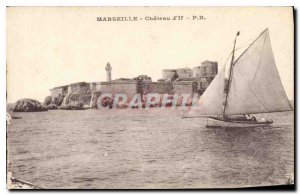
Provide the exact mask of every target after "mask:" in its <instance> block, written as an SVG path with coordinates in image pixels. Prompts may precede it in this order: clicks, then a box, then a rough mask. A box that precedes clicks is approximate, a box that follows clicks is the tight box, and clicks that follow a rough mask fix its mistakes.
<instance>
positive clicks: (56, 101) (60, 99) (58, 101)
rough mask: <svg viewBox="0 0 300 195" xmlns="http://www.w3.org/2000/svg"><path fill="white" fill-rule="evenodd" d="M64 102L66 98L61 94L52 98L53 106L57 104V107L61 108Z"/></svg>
mask: <svg viewBox="0 0 300 195" xmlns="http://www.w3.org/2000/svg"><path fill="white" fill-rule="evenodd" d="M63 100H64V96H62V95H60V94H59V95H58V96H57V97H53V98H52V101H51V104H55V105H56V106H61V104H62V102H63Z"/></svg>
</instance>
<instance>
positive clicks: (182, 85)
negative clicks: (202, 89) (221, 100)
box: [173, 81, 197, 96]
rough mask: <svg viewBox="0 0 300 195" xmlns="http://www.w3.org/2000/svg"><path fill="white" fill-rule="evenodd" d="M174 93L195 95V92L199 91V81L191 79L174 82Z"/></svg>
mask: <svg viewBox="0 0 300 195" xmlns="http://www.w3.org/2000/svg"><path fill="white" fill-rule="evenodd" d="M173 87H174V93H176V94H178V95H179V96H180V95H181V94H191V96H193V94H194V93H197V82H193V81H189V82H174V83H173Z"/></svg>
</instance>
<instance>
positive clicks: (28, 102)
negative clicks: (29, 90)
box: [13, 98, 48, 112]
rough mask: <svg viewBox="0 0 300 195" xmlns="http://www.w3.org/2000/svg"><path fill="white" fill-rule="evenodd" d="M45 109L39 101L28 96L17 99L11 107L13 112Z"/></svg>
mask: <svg viewBox="0 0 300 195" xmlns="http://www.w3.org/2000/svg"><path fill="white" fill-rule="evenodd" d="M47 110H48V109H47V108H46V107H45V106H43V105H42V104H41V103H40V102H39V101H37V100H34V99H29V98H24V99H20V100H18V101H17V102H16V103H15V106H14V109H13V111H14V112H41V111H47Z"/></svg>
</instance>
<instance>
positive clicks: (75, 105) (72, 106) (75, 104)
mask: <svg viewBox="0 0 300 195" xmlns="http://www.w3.org/2000/svg"><path fill="white" fill-rule="evenodd" d="M61 109H65V110H83V109H85V108H84V107H83V103H82V102H80V101H72V102H70V103H68V104H67V105H66V106H64V107H61Z"/></svg>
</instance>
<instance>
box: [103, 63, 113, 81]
mask: <svg viewBox="0 0 300 195" xmlns="http://www.w3.org/2000/svg"><path fill="white" fill-rule="evenodd" d="M111 69H112V68H111V66H110V64H109V62H108V63H107V64H106V67H105V70H106V81H107V82H110V81H111Z"/></svg>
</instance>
